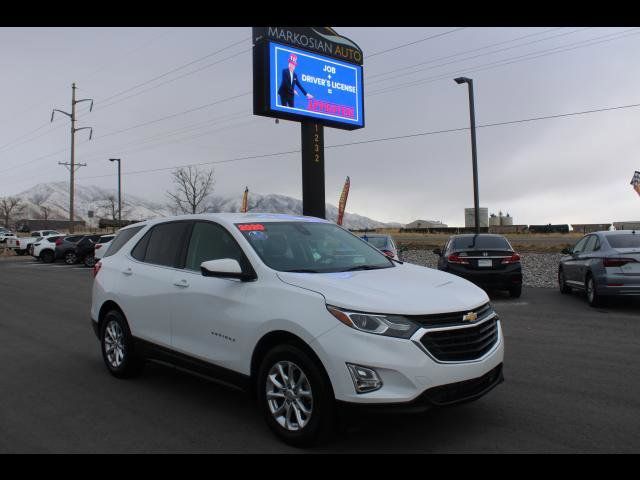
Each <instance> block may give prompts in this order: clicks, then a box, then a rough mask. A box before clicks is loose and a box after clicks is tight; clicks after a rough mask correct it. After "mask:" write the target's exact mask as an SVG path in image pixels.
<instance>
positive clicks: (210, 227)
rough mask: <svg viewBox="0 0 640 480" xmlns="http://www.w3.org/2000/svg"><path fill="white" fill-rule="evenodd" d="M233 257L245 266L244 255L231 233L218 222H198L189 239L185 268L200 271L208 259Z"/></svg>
mask: <svg viewBox="0 0 640 480" xmlns="http://www.w3.org/2000/svg"><path fill="white" fill-rule="evenodd" d="M221 258H233V259H234V260H237V261H238V263H240V265H241V266H243V267H244V265H243V264H244V255H243V253H242V250H241V249H240V247H239V246H238V243H237V242H236V241H235V240H234V238H233V237H232V236H231V234H230V233H229V232H228V231H227V230H226V229H225V228H224V227H222V226H220V225H218V224H217V223H211V222H196V224H195V225H194V227H193V232H192V234H191V240H190V241H189V248H188V250H187V259H186V262H185V268H186V269H189V270H196V271H200V264H201V263H202V262H206V261H207V260H219V259H221Z"/></svg>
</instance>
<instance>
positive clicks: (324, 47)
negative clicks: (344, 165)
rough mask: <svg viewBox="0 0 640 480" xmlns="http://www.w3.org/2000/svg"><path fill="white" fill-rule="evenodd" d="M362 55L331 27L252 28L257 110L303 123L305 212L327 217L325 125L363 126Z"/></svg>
mask: <svg viewBox="0 0 640 480" xmlns="http://www.w3.org/2000/svg"><path fill="white" fill-rule="evenodd" d="M362 59H363V54H362V50H361V49H360V47H358V46H357V45H356V44H355V43H354V42H353V41H351V40H349V39H348V38H346V37H343V36H341V35H338V33H336V32H335V31H334V30H333V29H331V28H329V27H293V28H292V27H254V28H253V113H254V114H255V115H262V116H267V117H274V118H280V119H285V120H292V121H297V122H300V124H301V125H300V127H301V150H302V213H303V215H311V216H314V217H320V218H325V216H326V211H325V185H324V127H325V126H327V127H333V128H340V129H344V130H354V129H357V128H363V127H364V98H363V81H362V73H363V72H362Z"/></svg>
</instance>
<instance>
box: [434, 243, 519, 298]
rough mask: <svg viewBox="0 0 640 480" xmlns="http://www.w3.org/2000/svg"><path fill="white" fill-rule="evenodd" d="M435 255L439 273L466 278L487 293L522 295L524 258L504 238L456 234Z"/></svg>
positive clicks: (435, 251)
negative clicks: (443, 272)
mask: <svg viewBox="0 0 640 480" xmlns="http://www.w3.org/2000/svg"><path fill="white" fill-rule="evenodd" d="M433 253H435V254H436V255H439V257H440V258H438V270H443V271H445V272H449V273H452V274H454V275H458V276H459V277H463V278H465V279H466V280H469V281H470V282H473V283H475V284H476V285H478V286H480V287H482V288H484V289H485V290H490V289H496V290H508V291H509V294H510V295H511V296H512V297H516V298H517V297H519V296H520V295H521V294H522V265H521V264H520V255H518V254H517V253H516V252H515V251H514V249H513V247H512V246H511V244H510V243H509V241H508V240H507V239H506V238H505V237H503V236H502V235H492V234H488V233H487V234H483V233H481V234H477V235H474V234H466V235H454V236H452V237H449V239H448V240H447V241H446V243H445V244H444V246H443V247H442V249H439V248H437V249H435V250H434V251H433Z"/></svg>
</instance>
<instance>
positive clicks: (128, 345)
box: [100, 310, 144, 378]
mask: <svg viewBox="0 0 640 480" xmlns="http://www.w3.org/2000/svg"><path fill="white" fill-rule="evenodd" d="M108 329H109V332H108V331H107V330H108ZM118 335H121V339H120V342H117V343H116V345H119V346H120V347H122V348H121V349H120V351H121V353H122V355H121V356H120V355H118V358H120V361H119V363H118V361H117V359H116V358H115V357H114V356H113V355H114V354H115V352H113V351H112V352H109V351H108V350H109V344H110V343H111V344H113V339H114V338H116V339H117V338H118V337H117V336H118ZM110 340H111V342H110ZM100 350H101V351H102V359H103V360H104V364H105V365H106V366H107V370H109V373H111V375H113V376H114V377H117V378H132V377H135V376H137V375H139V374H140V372H141V371H142V368H143V367H144V361H143V359H141V358H140V357H138V356H137V355H136V352H135V349H134V345H133V337H132V336H131V331H130V330H129V325H128V324H127V321H126V320H125V318H124V316H123V315H122V313H120V312H119V311H118V310H111V311H109V312H108V313H107V314H106V315H105V316H104V319H103V321H102V325H101V328H100Z"/></svg>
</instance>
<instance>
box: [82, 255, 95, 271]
mask: <svg viewBox="0 0 640 480" xmlns="http://www.w3.org/2000/svg"><path fill="white" fill-rule="evenodd" d="M95 264H96V257H94V256H93V255H87V256H86V257H84V266H85V267H89V268H93V266H94V265H95Z"/></svg>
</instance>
